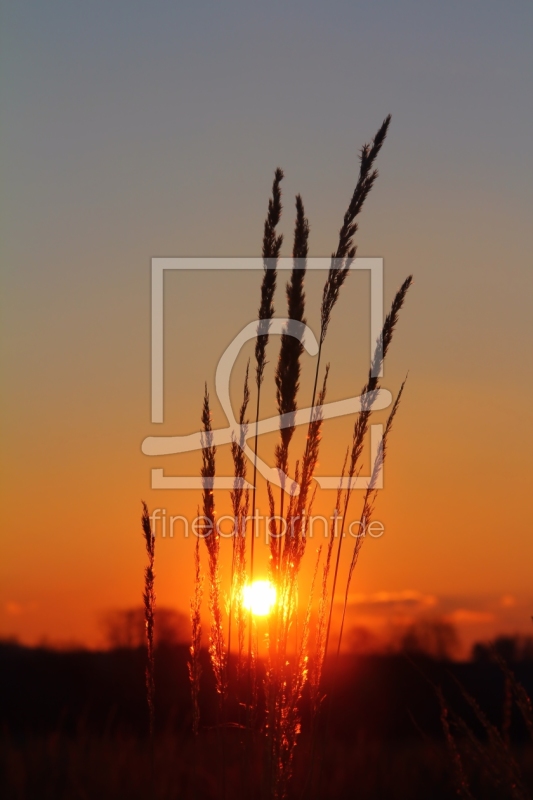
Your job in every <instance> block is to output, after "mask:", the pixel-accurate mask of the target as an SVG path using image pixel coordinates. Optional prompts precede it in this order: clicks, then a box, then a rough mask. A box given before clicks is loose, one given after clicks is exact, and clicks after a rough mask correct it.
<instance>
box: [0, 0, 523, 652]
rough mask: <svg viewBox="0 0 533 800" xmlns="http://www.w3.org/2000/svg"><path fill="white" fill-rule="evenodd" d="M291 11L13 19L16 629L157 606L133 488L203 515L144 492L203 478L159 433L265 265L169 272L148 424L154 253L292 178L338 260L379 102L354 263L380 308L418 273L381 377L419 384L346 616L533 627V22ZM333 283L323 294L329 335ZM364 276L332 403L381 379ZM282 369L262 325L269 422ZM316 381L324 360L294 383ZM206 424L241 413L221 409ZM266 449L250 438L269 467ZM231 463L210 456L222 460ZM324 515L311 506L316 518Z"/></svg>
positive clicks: (3, 590) (210, 365)
mask: <svg viewBox="0 0 533 800" xmlns="http://www.w3.org/2000/svg"><path fill="white" fill-rule="evenodd" d="M386 5H387V4H386ZM389 5H390V4H389ZM289 6H290V8H289V7H288V8H287V9H285V10H284V12H283V20H280V18H279V14H278V12H277V11H276V13H273V15H270V14H269V15H268V16H264V15H263V13H262V12H261V11H259V10H258V9H252V8H250V9H249V10H247V11H246V12H245V11H244V10H243V9H241V10H240V12H239V15H238V24H237V25H234V24H233V22H232V23H231V24H229V22H228V20H233V21H234V22H235V20H236V16H235V15H233V16H232V14H229V16H227V17H226V16H225V15H224V16H223V17H221V16H220V14H221V11H220V10H217V9H215V8H213V9H212V14H210V15H208V16H209V21H208V22H206V20H205V19H204V16H202V15H201V14H200V13H199V12H196V11H193V10H191V12H190V19H188V20H187V21H186V22H185V23H184V22H183V20H181V19H179V20H177V19H176V18H175V16H174V15H175V14H177V11H176V9H174V8H170V6H169V8H168V9H167V10H165V11H163V10H160V11H159V12H158V13H152V12H150V13H148V12H147V13H146V15H145V14H144V12H142V13H141V12H140V11H139V14H138V15H135V14H130V13H129V8H128V12H127V13H125V12H124V13H123V11H120V4H117V6H116V8H115V7H114V8H113V9H111V8H109V9H107V8H106V9H102V10H101V11H100V13H99V15H98V14H97V15H95V17H97V18H98V19H93V15H91V14H90V13H89V12H88V11H87V10H85V11H84V10H83V9H81V7H80V8H74V7H72V8H69V9H66V8H63V9H62V10H61V13H60V12H59V7H58V8H54V9H52V10H49V11H47V13H46V14H45V13H44V11H42V10H39V8H37V6H36V7H35V8H34V9H33V12H34V13H31V14H30V13H27V11H24V9H23V8H22V7H20V8H18V7H17V8H15V6H13V8H12V9H10V10H8V11H5V13H4V25H3V27H4V30H5V31H6V33H5V46H4V48H3V55H2V58H3V59H4V62H3V66H4V68H3V69H2V70H1V75H2V78H1V80H2V98H3V100H2V103H3V104H4V106H5V109H4V112H5V113H4V114H3V118H4V119H5V120H6V122H5V123H4V135H3V148H5V151H6V152H7V154H8V157H7V158H5V159H4V160H3V162H4V167H3V169H4V172H5V174H4V179H3V187H4V189H3V193H4V196H3V206H4V209H5V210H4V212H3V222H2V224H3V229H2V242H3V245H2V260H3V264H4V265H5V266H4V269H3V277H2V325H3V332H2V350H1V354H0V355H1V360H2V374H3V376H5V377H4V381H3V386H2V421H3V425H2V509H3V516H4V521H3V526H2V534H1V538H0V636H2V637H9V636H15V637H17V638H18V639H20V640H21V641H23V642H27V643H31V644H34V643H38V642H41V641H43V640H46V641H48V642H50V643H61V642H62V643H72V642H81V643H85V644H88V645H90V646H97V645H98V644H99V643H101V641H102V627H101V619H102V616H103V615H104V614H105V612H106V611H107V610H108V609H111V608H128V607H132V606H136V605H139V603H140V599H141V591H142V574H143V566H144V551H143V542H142V539H141V533H140V525H139V517H140V501H141V499H145V500H146V501H147V503H148V504H149V506H150V507H151V508H156V507H158V508H166V509H167V512H168V514H169V515H170V514H172V513H173V514H183V513H184V514H187V515H191V514H194V513H195V509H196V505H197V504H198V502H199V493H196V494H195V493H193V492H179V491H174V492H164V491H154V490H152V489H151V488H150V469H151V467H153V466H158V467H162V468H164V469H165V472H166V473H167V474H175V475H180V474H181V475H184V474H187V473H188V471H189V470H192V472H193V473H196V474H197V473H198V470H199V467H200V454H199V453H194V454H192V455H190V456H188V457H183V458H182V457H178V456H166V457H164V458H160V459H158V460H157V459H149V458H148V457H146V456H144V455H143V454H142V452H141V442H142V441H143V439H144V438H145V437H146V436H150V435H161V434H167V435H172V434H183V433H190V432H193V431H195V430H197V429H198V425H199V417H200V406H201V399H202V394H203V386H204V381H207V382H208V385H209V387H210V389H211V391H212V392H213V385H214V372H215V368H216V364H217V361H218V358H219V357H220V355H221V353H222V351H223V350H224V348H225V347H226V346H227V344H228V343H229V342H230V341H231V340H232V338H233V336H234V335H235V334H236V333H237V332H238V331H239V330H240V329H241V328H242V327H243V326H244V325H245V324H246V323H248V322H250V321H251V320H252V319H253V318H254V316H255V314H256V311H257V306H258V302H259V277H260V276H259V275H258V274H257V273H246V274H242V273H240V274H222V273H217V274H207V273H203V274H202V275H198V274H193V273H188V274H187V275H180V276H178V275H176V274H172V275H169V276H167V278H166V283H165V298H166V300H165V302H166V304H167V305H166V329H165V336H166V340H165V341H166V345H165V347H166V349H165V369H166V373H165V381H166V383H165V386H166V389H165V391H166V394H165V408H166V418H165V423H164V424H163V425H160V426H157V425H153V424H151V422H150V259H151V258H152V257H154V256H161V255H168V256H213V257H217V256H250V255H254V254H258V253H259V252H260V247H261V238H262V225H263V220H264V214H265V210H266V203H267V198H268V193H269V189H270V184H271V180H272V173H273V170H274V168H275V167H276V166H277V165H278V164H279V165H280V166H282V167H283V168H284V169H285V171H286V178H285V180H284V183H283V192H284V205H285V213H284V218H283V221H282V225H281V229H282V230H283V232H284V233H285V236H286V242H287V246H285V247H284V251H283V252H284V254H285V255H288V254H289V253H290V244H289V243H290V239H291V231H292V225H293V202H294V201H293V198H294V195H295V194H296V192H301V193H302V195H303V199H304V203H305V207H306V212H307V214H308V216H309V219H310V224H311V238H310V253H311V255H314V256H318V255H324V254H328V253H330V252H331V251H332V249H333V248H334V246H335V242H336V236H337V231H338V228H339V226H340V223H341V220H342V215H343V213H344V211H345V207H346V204H347V202H348V199H349V197H350V195H351V192H352V190H353V186H354V182H355V176H356V172H357V159H356V154H357V153H358V149H359V148H360V146H361V145H362V144H363V142H365V141H367V140H368V139H369V138H370V137H371V136H372V135H373V133H374V132H375V130H376V129H377V127H378V125H379V124H380V123H381V120H382V119H383V117H384V116H385V114H386V113H388V112H389V111H391V112H392V116H393V119H392V125H391V129H390V134H389V137H388V139H387V142H386V144H385V146H384V149H383V151H382V153H381V154H380V157H379V169H380V177H379V180H378V181H377V184H376V186H375V189H374V190H373V193H372V195H371V196H370V198H369V200H368V202H367V205H366V207H365V209H364V212H363V215H362V217H361V221H360V231H359V232H358V234H357V241H358V246H359V250H358V255H359V256H379V257H383V258H384V261H385V307H388V305H389V303H390V301H391V299H392V297H393V294H394V291H395V290H396V288H397V287H398V285H399V284H400V282H401V281H402V280H403V278H404V277H405V276H406V275H407V274H409V273H413V275H414V278H415V283H414V286H413V288H412V290H411V292H410V294H409V297H408V299H407V303H406V306H405V309H404V311H403V312H402V317H401V320H400V324H399V327H398V331H397V334H396V335H395V338H394V342H393V345H392V348H391V351H390V357H389V359H388V362H387V364H386V367H385V376H384V380H383V386H384V387H385V388H387V389H389V390H390V391H391V392H392V393H393V394H394V395H395V393H396V392H397V390H398V387H399V386H400V384H401V381H402V380H403V378H404V376H405V374H406V372H407V371H408V370H409V380H408V383H407V387H406V392H405V397H404V400H403V402H402V405H401V408H400V412H399V415H398V418H397V423H396V424H395V428H394V431H393V434H392V438H391V443H390V450H389V456H388V462H387V464H386V467H385V488H384V489H383V490H382V491H381V492H380V493H379V497H378V500H377V504H376V518H377V519H379V520H380V521H381V522H383V524H384V526H385V533H384V535H383V537H382V538H381V539H379V540H374V541H369V542H367V543H366V544H365V547H364V549H363V551H362V556H361V559H360V563H359V565H358V567H357V571H356V574H355V578H354V582H353V586H352V597H351V601H352V602H351V607H350V620H351V621H350V624H353V625H367V626H370V627H372V628H373V629H374V630H376V631H377V632H378V633H379V635H383V636H388V635H389V634H390V632H391V631H394V629H395V626H398V625H401V624H405V623H407V622H408V621H409V620H412V619H416V618H419V617H420V616H424V615H428V616H434V617H445V618H447V619H449V620H451V621H452V622H453V623H454V624H455V625H456V626H457V629H458V631H459V633H460V635H461V637H462V639H463V642H464V643H465V644H468V643H469V642H470V641H472V639H474V638H488V637H489V636H492V635H494V634H495V633H496V632H498V631H508V632H513V631H523V632H526V633H529V632H530V629H531V613H532V611H533V590H532V589H531V571H532V564H533V536H532V535H531V519H532V512H533V508H532V502H531V490H530V486H531V472H532V469H531V468H532V459H531V453H532V452H533V447H532V444H533V443H532V441H531V439H532V426H531V401H532V388H533V380H532V378H533V375H532V370H531V359H530V353H531V345H532V343H533V325H532V322H531V309H530V307H531V297H532V296H533V286H532V271H531V234H530V229H529V228H530V218H531V181H530V179H529V176H528V174H527V170H525V169H524V162H525V159H524V154H525V153H528V152H529V141H528V139H527V132H528V131H529V130H530V113H531V107H532V106H531V104H530V103H527V102H524V99H525V98H526V97H527V96H528V94H529V92H530V87H529V85H528V84H527V81H526V76H527V75H528V74H529V72H530V70H529V71H528V69H527V68H526V67H525V66H524V65H525V62H526V59H528V60H530V58H531V53H530V42H529V38H528V36H527V35H526V32H527V30H528V24H527V23H528V20H529V16H528V15H529V11H527V12H526V11H525V10H524V11H523V19H522V18H521V16H520V14H519V13H518V11H516V14H515V16H513V17H512V18H511V16H509V15H508V14H507V12H506V11H505V10H502V9H500V8H499V7H496V5H494V7H492V6H491V7H490V9H489V10H488V11H486V13H485V14H484V15H481V16H480V15H479V14H478V13H477V12H475V11H473V10H472V9H470V8H466V7H465V8H463V7H461V8H459V6H458V5H457V4H455V5H454V4H449V5H447V6H446V7H444V6H443V7H442V8H439V9H437V8H434V9H432V10H431V11H430V10H429V9H426V8H424V10H423V13H417V14H414V12H413V13H412V14H411V12H409V13H407V12H406V13H405V14H404V13H403V12H402V13H400V10H399V9H398V8H396V6H393V5H390V7H388V10H387V13H384V10H383V8H381V6H380V4H377V5H376V7H375V8H374V7H372V8H370V7H369V8H368V9H367V10H365V11H364V14H363V17H361V16H357V14H356V12H355V10H354V9H352V8H350V9H348V8H343V9H342V13H340V9H339V8H338V7H337V6H336V5H335V4H333V6H332V7H331V8H328V13H327V15H326V16H323V13H322V11H320V10H319V9H315V11H314V12H313V14H310V15H309V16H306V18H305V20H302V18H301V15H299V14H295V13H294V8H293V7H292V5H291V4H289ZM378 6H379V7H378ZM324 8H325V7H324ZM324 13H325V12H324ZM357 13H358V14H359V12H357ZM361 13H362V12H361ZM520 13H522V12H520ZM197 14H198V18H196V15H197ZM234 17H235V20H234ZM281 21H282V22H283V24H282V25H281V26H280V25H278V23H280V22H281ZM270 26H274V27H273V28H272V29H271V28H270ZM280 30H283V31H284V33H283V35H282V39H281V40H280V41H279V53H278V56H277V58H276V61H275V63H274V64H273V63H271V53H270V50H269V49H268V48H267V45H266V43H267V42H268V41H269V39H268V36H267V35H266V33H267V32H268V31H270V33H271V38H272V39H276V41H278V35H279V31H280ZM259 32H260V34H261V35H259ZM369 32H370V34H371V35H367V34H369ZM274 34H275V35H274ZM204 37H207V39H206V41H208V44H209V46H205V47H203V46H202V47H198V45H197V43H198V41H202V42H203V41H204ZM284 37H285V38H284ZM378 45H379V46H378ZM243 48H244V49H243ZM265 48H266V49H265ZM326 52H327V53H331V54H334V56H332V57H331V58H329V57H328V59H326V61H324V59H323V53H326ZM243 59H244V60H243ZM363 76H364V77H363ZM346 98H350V102H346ZM265 109H268V114H266V113H265ZM356 112H357V113H356ZM332 120H335V124H333V122H332ZM323 280H324V276H323V275H321V274H320V275H319V274H316V275H313V276H309V280H308V283H307V293H308V311H307V318H308V322H309V324H310V326H311V327H312V328H313V329H314V330H315V331H316V330H317V324H318V309H319V304H320V292H321V287H322V283H323ZM368 290H369V285H368V276H367V275H365V274H363V273H359V274H356V275H354V276H352V277H351V278H350V279H349V281H348V283H347V285H346V286H345V287H344V289H343V292H342V295H341V298H340V300H339V304H338V307H337V308H336V309H335V313H334V317H333V321H332V323H331V328H330V331H329V332H328V339H327V342H326V350H325V353H324V363H325V362H326V361H328V360H329V361H331V365H332V366H331V376H330V385H329V394H328V399H329V400H337V399H343V398H346V397H350V396H352V395H354V394H358V393H359V390H360V388H361V386H362V384H363V383H364V379H365V374H366V371H367V368H368V352H369V316H368V312H369V302H368V297H369V295H368ZM276 311H277V312H278V313H280V314H282V313H284V297H283V291H282V287H281V286H280V288H279V291H278V295H277V299H276ZM247 352H248V351H243V353H242V354H241V356H240V357H239V360H238V362H237V365H236V368H235V371H234V374H233V378H232V396H233V398H234V402H235V406H236V405H237V403H238V399H239V395H240V390H241V381H242V375H243V370H244V365H245V361H246V357H247ZM249 352H251V348H249ZM276 357H277V342H275V340H274V339H272V341H271V345H270V350H269V359H270V363H269V367H268V370H269V373H268V374H267V379H266V386H267V387H268V386H269V387H270V394H268V392H266V391H265V403H264V406H263V408H264V413H265V414H267V413H273V409H274V392H273V390H272V385H273V384H272V375H273V369H274V366H275V360H276ZM312 374H313V363H312V359H311V358H310V357H308V356H306V357H305V359H304V377H303V379H302V388H301V397H302V398H304V397H306V398H309V397H310V394H311V377H312ZM213 397H214V394H213ZM307 402H308V400H307ZM252 405H253V398H252ZM385 417H386V414H385V412H380V413H379V414H376V419H375V421H377V422H379V421H381V422H382V421H383V420H384V419H385ZM213 419H214V424H215V425H224V424H225V420H224V418H223V415H222V412H221V409H220V408H219V406H218V405H217V403H216V402H214V403H213ZM352 424H353V420H350V419H345V420H334V421H331V422H329V423H327V424H326V425H325V429H324V439H323V449H322V454H321V458H320V465H319V472H320V473H321V474H323V475H326V474H334V472H335V471H337V470H338V468H339V466H340V464H341V463H342V458H343V454H344V449H345V447H346V444H347V441H348V439H349V435H350V427H351V425H352ZM275 441H276V438H275V436H274V435H271V436H266V437H264V441H261V445H260V448H261V450H260V454H264V456H265V458H266V459H270V462H271V463H272V459H271V453H272V448H273V446H274V444H275ZM295 441H296V439H295ZM292 452H293V454H294V453H296V444H295V447H294V449H293V451H292ZM269 454H270V455H269ZM219 456H220V462H219V463H220V468H221V469H222V468H224V464H227V463H228V448H225V449H224V448H221V449H220V453H219ZM156 461H157V463H156ZM292 463H293V464H294V461H293V462H292ZM366 467H368V463H367V462H365V468H366ZM261 498H262V502H263V500H264V498H263V493H262V492H261ZM224 502H227V498H226V500H224V498H223V494H222V495H220V497H217V503H218V504H219V507H220V508H221V509H223V508H224ZM333 503H334V492H322V493H321V494H320V495H319V496H317V503H316V509H317V511H320V512H323V513H325V514H329V513H331V511H330V509H331V508H332V506H333ZM356 507H357V504H356ZM263 547H264V546H263ZM192 548H193V542H192V540H191V539H189V540H185V539H184V538H183V537H175V538H174V539H168V538H167V539H165V540H163V539H158V541H157V594H158V601H159V603H160V604H161V605H165V606H171V607H176V608H179V609H181V610H182V611H185V612H186V611H187V608H188V600H189V596H190V594H191V589H192ZM260 552H261V550H260ZM344 555H345V559H347V558H348V549H346V552H345V554H344ZM308 559H309V563H310V562H311V560H312V548H310V550H309V553H308ZM226 564H227V562H226ZM343 568H344V570H346V561H345V563H344V565H343ZM306 570H307V571H306V575H307V578H308V577H309V573H310V567H307V568H306ZM226 576H227V571H226ZM304 585H305V581H304ZM303 591H304V586H303V587H302V592H303Z"/></svg>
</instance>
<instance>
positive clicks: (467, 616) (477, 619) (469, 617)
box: [446, 608, 495, 625]
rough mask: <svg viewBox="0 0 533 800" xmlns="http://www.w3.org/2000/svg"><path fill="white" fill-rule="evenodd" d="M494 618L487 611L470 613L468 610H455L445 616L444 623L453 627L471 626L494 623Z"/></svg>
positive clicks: (470, 610)
mask: <svg viewBox="0 0 533 800" xmlns="http://www.w3.org/2000/svg"><path fill="white" fill-rule="evenodd" d="M494 620H495V616H494V614H491V613H490V612H488V611H472V609H469V608H456V609H455V611H452V612H451V613H450V614H446V621H447V622H452V623H453V624H454V625H472V624H478V623H484V622H494Z"/></svg>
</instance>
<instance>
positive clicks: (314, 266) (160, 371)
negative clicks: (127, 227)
mask: <svg viewBox="0 0 533 800" xmlns="http://www.w3.org/2000/svg"><path fill="white" fill-rule="evenodd" d="M330 266H331V258H309V259H307V269H308V270H329V268H330ZM293 267H294V263H293V259H292V258H280V259H279V260H278V264H277V268H278V270H292V269H293ZM168 269H172V270H239V269H243V270H246V269H247V270H263V269H264V264H263V259H262V258H217V257H206V258H197V257H191V258H187V257H186V258H160V257H154V258H152V281H151V283H152V379H151V380H152V386H151V389H152V392H151V414H152V420H151V421H152V422H153V423H155V424H158V423H162V422H163V420H164V412H163V382H164V365H163V352H164V347H163V342H164V317H163V314H164V312H163V306H164V303H163V300H164V280H163V278H164V272H165V270H168ZM350 269H357V270H365V269H368V270H370V358H369V363H370V364H371V363H372V359H373V357H374V350H375V347H376V341H377V339H378V336H379V335H380V334H381V331H382V328H383V259H382V258H378V257H372V258H355V259H354V261H353V262H352V264H351V266H350ZM382 376H383V365H381V368H380V371H379V373H378V374H377V375H375V376H373V377H378V378H381V377H382Z"/></svg>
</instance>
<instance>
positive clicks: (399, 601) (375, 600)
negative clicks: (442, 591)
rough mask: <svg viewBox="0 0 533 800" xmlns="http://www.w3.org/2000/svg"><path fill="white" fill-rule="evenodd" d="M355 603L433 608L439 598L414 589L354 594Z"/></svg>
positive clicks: (371, 606) (378, 606)
mask: <svg viewBox="0 0 533 800" xmlns="http://www.w3.org/2000/svg"><path fill="white" fill-rule="evenodd" d="M350 600H351V603H352V604H353V605H356V606H358V607H359V608H376V609H385V608H398V607H403V608H405V607H409V608H412V609H415V608H420V609H422V608H432V607H433V606H435V605H437V603H438V599H437V598H436V597H435V595H433V594H423V593H422V592H417V591H414V590H412V589H404V590H403V591H399V592H373V593H372V594H362V593H360V594H354V595H352V596H351V598H350Z"/></svg>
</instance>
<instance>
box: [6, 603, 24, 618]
mask: <svg viewBox="0 0 533 800" xmlns="http://www.w3.org/2000/svg"><path fill="white" fill-rule="evenodd" d="M5 609H6V614H7V615H8V616H10V617H19V616H20V615H21V614H22V613H23V611H24V609H23V608H22V606H21V604H20V603H17V602H16V600H8V601H7V603H6V605H5Z"/></svg>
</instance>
